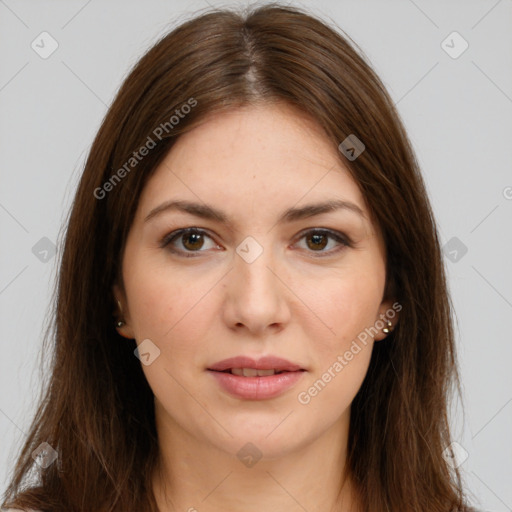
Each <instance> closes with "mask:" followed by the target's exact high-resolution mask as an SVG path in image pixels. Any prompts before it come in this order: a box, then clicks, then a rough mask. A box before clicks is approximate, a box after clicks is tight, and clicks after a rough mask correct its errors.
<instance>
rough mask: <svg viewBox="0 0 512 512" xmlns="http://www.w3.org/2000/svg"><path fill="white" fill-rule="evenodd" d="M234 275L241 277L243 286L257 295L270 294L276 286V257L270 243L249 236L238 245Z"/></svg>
mask: <svg viewBox="0 0 512 512" xmlns="http://www.w3.org/2000/svg"><path fill="white" fill-rule="evenodd" d="M236 252H237V255H236V259H235V268H234V277H236V278H237V279H238V278H240V280H241V282H242V283H243V285H244V286H243V287H245V289H246V290H247V291H248V292H249V293H252V294H255V295H261V294H264V295H270V294H273V292H275V291H277V290H274V288H275V287H276V282H275V279H276V278H275V275H274V273H273V272H272V271H271V270H270V269H272V268H274V267H275V258H274V254H273V251H272V247H271V246H270V244H269V243H265V246H264V245H263V244H262V243H260V242H258V241H257V240H256V239H254V238H253V237H247V238H246V239H245V240H244V241H243V242H242V243H241V244H240V245H239V246H238V247H237V250H236ZM269 267H270V268H269Z"/></svg>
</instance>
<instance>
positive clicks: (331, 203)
mask: <svg viewBox="0 0 512 512" xmlns="http://www.w3.org/2000/svg"><path fill="white" fill-rule="evenodd" d="M172 210H177V211H181V212H185V213H189V214H191V215H194V216H196V217H200V218H202V219H206V220H212V221H217V222H220V223H221V224H230V220H229V218H228V216H227V215H226V214H225V213H224V212H223V211H221V210H218V209H217V208H214V207H213V206H210V205H207V204H200V203H194V202H191V201H180V200H171V201H166V202H165V203H162V204H161V205H159V206H157V207H156V208H154V209H153V210H151V211H150V212H149V213H148V215H146V217H145V219H144V222H147V221H149V220H150V219H152V218H154V217H156V216H157V215H159V214H161V213H163V212H166V211H172ZM336 210H346V211H350V212H353V213H356V214H357V215H359V216H361V217H363V218H366V215H365V214H364V212H363V210H362V209H361V208H360V207H359V206H357V205H356V204H355V203H352V202H350V201H344V200H340V199H331V200H328V201H323V202H321V203H314V204H307V205H305V206H301V207H298V208H294V207H292V208H288V209H287V210H286V211H284V212H283V213H282V214H281V216H280V217H279V219H278V221H277V223H281V224H282V223H286V222H294V221H297V220H301V219H307V218H309V217H314V216H315V215H321V214H322V213H329V212H333V211H336Z"/></svg>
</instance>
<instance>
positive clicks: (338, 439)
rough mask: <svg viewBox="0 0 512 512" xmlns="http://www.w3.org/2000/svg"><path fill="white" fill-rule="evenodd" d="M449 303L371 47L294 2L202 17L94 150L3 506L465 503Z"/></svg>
mask: <svg viewBox="0 0 512 512" xmlns="http://www.w3.org/2000/svg"><path fill="white" fill-rule="evenodd" d="M450 311H451V310H450V302H449V298H448V295H447V288H446V281H445V275H444V270H443V263H442V258H441V253H440V248H439V240H438V237H437V232H436V227H435V222H434V220H433V216H432V211H431V208H430V205H429V202H428V199H427V196H426V192H425V187H424V184H423V181H422V178H421V176H420V173H419V170H418V165H417V162H416V160H415V157H414V154H413V151H412V149H411V146H410V143H409V141H408V139H407V136H406V133H405V131H404V128H403V126H402V124H401V122H400V120H399V117H398V115H397V113H396V111H395V109H394V105H393V102H392V101H391V99H390V98H389V96H388V94H387V92H386V90H385V88H384V86H383V85H382V83H381V81H380V80H379V79H378V77H377V76H376V75H375V73H374V72H373V71H372V69H371V68H370V66H369V65H368V64H367V63H366V62H365V61H364V59H363V58H362V57H361V55H360V54H359V53H358V52H357V51H356V50H355V49H354V46H353V45H351V44H350V43H349V41H348V40H347V38H345V37H344V36H342V35H341V34H340V33H338V32H335V31H334V30H333V29H331V28H329V27H328V26H326V25H325V24H324V23H323V22H321V21H319V20H318V19H315V18H314V17H312V16H310V15H308V14H307V13H304V12H302V11H300V10H298V9H294V8H290V7H281V6H278V5H268V6H263V7H260V8H257V9H254V10H253V11H252V12H249V13H248V14H246V15H241V14H238V13H236V12H232V11H228V10H218V11H214V12H211V13H208V14H205V15H201V16H197V17H196V18H194V19H192V20H190V21H188V22H186V23H184V24H182V25H181V26H179V27H178V28H177V29H175V30H174V31H172V32H171V33H170V34H168V35H167V36H166V37H164V38H163V39H162V40H161V41H160V42H159V43H158V44H156V45H155V46H154V47H153V48H152V49H151V50H150V51H149V52H148V53H147V54H146V55H145V56H144V57H143V58H142V59H141V60H140V61H139V62H138V64H137V65H136V66H135V68H134V69H133V71H132V72H131V74H130V75H129V76H128V78H127V79H126V81H125V83H124V84H123V86H122V87H121V89H120V91H119V93H118V95H117V97H116V99H115V101H114V103H113V104H112V106H111V108H110V109H109V112H108V114H107V116H106V118H105V120H104V122H103V124H102V126H101V128H100V130H99V132H98V135H97V137H96V139H95V141H94V143H93V146H92V148H91V151H90V155H89V158H88V160H87V163H86V166H85V169H84V172H83V175H82V179H81V181H80V184H79V187H78V191H77V194H76V198H75V201H74V204H73V209H72V212H71V216H70V219H69V224H68V229H67V234H66V240H65V246H64V251H63V255H62V261H61V267H60V274H59V281H58V297H57V311H56V316H55V336H54V341H53V343H54V345H53V346H52V347H50V349H51V350H52V351H53V353H54V359H53V373H52V375H51V380H50V384H49V386H48V389H47V393H46V396H45V397H44V400H43V401H42V402H41V405H40V407H39V410H38V412H37V414H36V417H35V419H34V422H33V425H32V428H31V431H30V435H29V437H28V440H27V442H26V444H25V446H24V448H23V451H22V453H21V455H20V458H19V461H18V464H17V466H16V468H15V474H14V477H13V479H12V482H11V485H10V487H9V488H8V491H7V493H6V499H5V503H4V506H6V507H15V508H19V509H33V510H42V511H44V512H50V511H51V512H57V511H59V512H60V511H88V512H89V511H123V512H126V511H160V512H167V511H177V510H188V511H194V510H199V511H219V510H230V511H241V510H244V511H247V510H273V511H284V510H286V511H295V510H297V511H298V510H309V511H318V512H331V511H371V512H378V511H383V512H384V511H409V510H410V511H420V510H421V511H429V512H441V511H443V512H448V511H455V510H469V509H468V507H467V504H466V497H465V495H464V492H463V488H462V484H461V478H460V474H459V471H458V469H457V464H454V463H453V461H451V459H450V457H449V455H450V454H452V449H451V441H452V440H451V438H450V433H449V425H448V417H447V412H448V411H447V400H448V398H449V392H450V390H451V389H452V388H451V386H452V385H453V384H455V385H457V384H458V380H457V369H456V357H455V350H454V340H453V333H452V325H451V320H450V314H451V313H450ZM34 460H35V461H36V463H35V464H34ZM34 469H35V470H36V474H35V477H36V480H34V481H32V483H30V484H27V480H28V478H29V476H31V475H32V476H33V472H34Z"/></svg>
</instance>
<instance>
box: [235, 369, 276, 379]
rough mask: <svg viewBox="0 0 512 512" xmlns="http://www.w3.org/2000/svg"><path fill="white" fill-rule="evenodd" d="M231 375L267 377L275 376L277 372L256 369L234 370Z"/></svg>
mask: <svg viewBox="0 0 512 512" xmlns="http://www.w3.org/2000/svg"><path fill="white" fill-rule="evenodd" d="M231 373H232V374H233V375H238V376H239V377H242V376H243V377H267V376H269V375H274V374H275V373H276V371H275V370H256V369H255V368H232V369H231Z"/></svg>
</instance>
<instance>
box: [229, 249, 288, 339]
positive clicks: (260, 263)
mask: <svg viewBox="0 0 512 512" xmlns="http://www.w3.org/2000/svg"><path fill="white" fill-rule="evenodd" d="M277 267H278V266H277V265H276V261H275V258H273V256H272V253H271V250H270V249H267V248H264V249H263V252H262V253H261V254H260V256H259V257H258V258H257V259H256V260H254V261H252V262H248V261H246V260H245V259H244V258H243V257H241V256H239V254H235V255H234V268H233V269H232V270H231V272H229V273H228V274H227V276H226V279H227V282H226V296H225V299H224V300H225V302H224V307H223V317H224V321H225V322H226V325H228V326H229V328H230V329H233V330H238V331H243V330H246V331H247V332H249V333H251V334H252V335H254V336H262V335H265V334H270V333H272V332H279V331H281V330H282V329H283V328H284V327H285V325H286V324H287V323H288V322H289V321H290V316H291V315H290V304H289V300H290V296H291V291H290V290H289V288H288V287H287V285H286V284H285V283H286V276H285V275H283V274H284V272H283V270H282V266H279V269H281V270H279V269H278V268H277Z"/></svg>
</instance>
